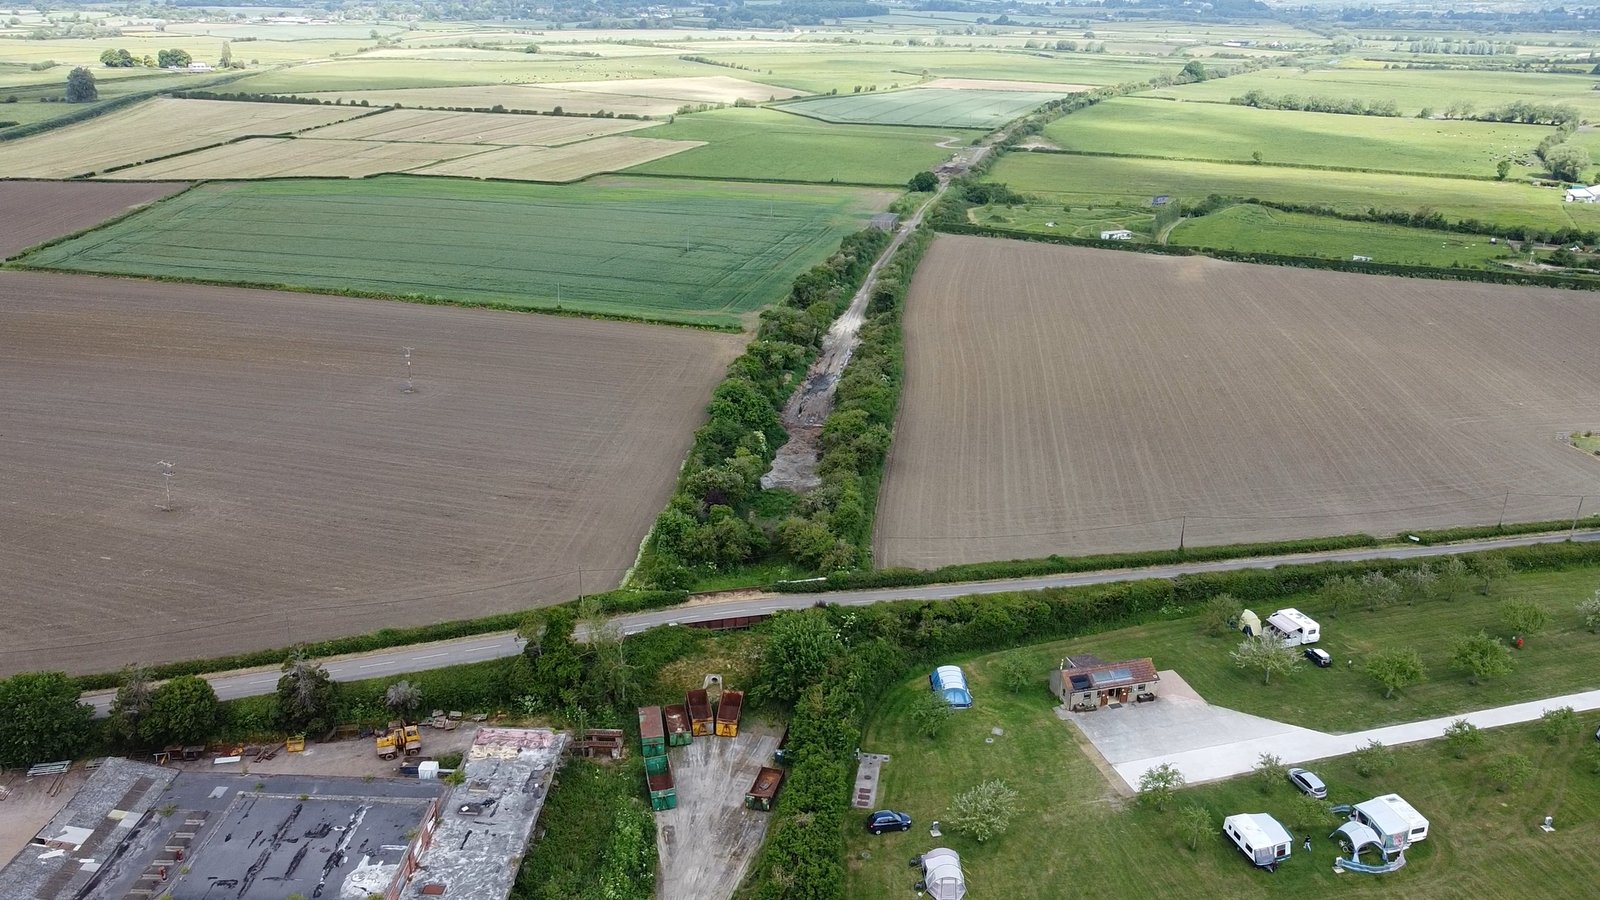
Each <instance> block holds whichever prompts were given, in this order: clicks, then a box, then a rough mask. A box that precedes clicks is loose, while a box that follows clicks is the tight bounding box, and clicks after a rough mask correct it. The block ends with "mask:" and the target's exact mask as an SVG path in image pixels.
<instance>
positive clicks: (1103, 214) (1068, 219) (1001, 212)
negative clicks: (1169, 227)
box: [967, 203, 1155, 240]
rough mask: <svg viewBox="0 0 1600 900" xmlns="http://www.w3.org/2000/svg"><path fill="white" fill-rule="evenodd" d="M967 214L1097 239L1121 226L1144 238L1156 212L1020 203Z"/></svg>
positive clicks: (982, 219)
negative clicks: (1103, 233) (1101, 234)
mask: <svg viewBox="0 0 1600 900" xmlns="http://www.w3.org/2000/svg"><path fill="white" fill-rule="evenodd" d="M967 216H968V218H969V219H971V220H972V222H973V223H975V224H978V225H993V226H995V227H997V228H1010V229H1015V230H1017V231H1037V232H1039V233H1040V234H1065V235H1070V236H1072V237H1080V238H1096V239H1098V238H1099V237H1100V232H1102V231H1113V230H1116V229H1119V228H1120V229H1127V230H1128V231H1132V232H1133V233H1135V234H1137V235H1139V236H1140V239H1141V240H1147V239H1149V237H1150V231H1151V229H1152V228H1154V227H1155V214H1154V213H1152V212H1151V211H1150V208H1149V207H1126V206H1123V207H1118V206H1064V205H1058V204H1054V203H1028V204H1024V205H1021V206H999V205H995V206H980V207H976V208H974V209H972V210H970V211H969V212H968V214H967Z"/></svg>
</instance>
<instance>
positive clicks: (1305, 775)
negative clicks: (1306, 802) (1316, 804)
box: [1289, 769, 1328, 800]
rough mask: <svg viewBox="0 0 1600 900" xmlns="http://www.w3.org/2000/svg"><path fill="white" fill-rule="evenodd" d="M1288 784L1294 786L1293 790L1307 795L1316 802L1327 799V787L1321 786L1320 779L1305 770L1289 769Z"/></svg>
mask: <svg viewBox="0 0 1600 900" xmlns="http://www.w3.org/2000/svg"><path fill="white" fill-rule="evenodd" d="M1289 783H1290V784H1292V785H1294V786H1295V789H1296V790H1298V791H1299V792H1300V793H1302V794H1308V795H1310V796H1312V797H1315V798H1317V799H1318V800H1326V799H1328V786H1327V785H1325V784H1323V783H1322V779H1321V778H1318V777H1317V776H1316V773H1314V772H1309V771H1307V770H1305V769H1290V770H1289Z"/></svg>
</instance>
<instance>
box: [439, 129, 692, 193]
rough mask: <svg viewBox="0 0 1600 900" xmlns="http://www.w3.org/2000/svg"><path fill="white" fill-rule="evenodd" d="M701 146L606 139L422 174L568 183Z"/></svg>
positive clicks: (505, 151)
mask: <svg viewBox="0 0 1600 900" xmlns="http://www.w3.org/2000/svg"><path fill="white" fill-rule="evenodd" d="M699 146H701V145H700V144H699V143H697V142H695V141H664V140H659V139H657V138H637V137H603V138H595V139H594V140H592V141H583V142H581V143H577V144H567V145H565V146H561V147H530V146H520V147H500V148H497V149H495V150H490V151H488V152H486V153H480V154H477V155H475V156H470V157H461V158H458V159H450V160H445V161H444V162H441V163H438V164H437V165H431V166H428V167H426V168H423V169H418V170H417V174H418V175H456V176H461V177H464V178H508V179H511V180H514V181H548V182H556V183H559V182H567V181H577V180H579V179H581V178H588V177H589V176H591V175H599V174H601V173H602V172H617V171H621V170H623V169H627V168H630V167H632V166H636V165H639V164H640V163H647V162H650V161H651V160H656V159H661V158H663V157H668V156H672V155H673V154H676V153H682V152H684V151H685V150H693V149H694V148H696V147H699Z"/></svg>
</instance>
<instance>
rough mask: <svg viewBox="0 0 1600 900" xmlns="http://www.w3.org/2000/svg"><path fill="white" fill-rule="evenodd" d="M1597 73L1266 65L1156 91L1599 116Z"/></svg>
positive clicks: (1413, 110) (1406, 109) (1409, 109)
mask: <svg viewBox="0 0 1600 900" xmlns="http://www.w3.org/2000/svg"><path fill="white" fill-rule="evenodd" d="M1595 83H1596V79H1594V78H1591V77H1589V76H1585V75H1547V74H1541V73H1535V72H1492V71H1442V70H1431V69H1342V68H1341V69H1310V70H1306V69H1294V68H1282V69H1262V70H1261V71H1259V72H1250V73H1247V74H1244V75H1235V76H1234V77H1232V78H1222V79H1217V80H1213V81H1202V82H1199V83H1196V84H1185V85H1179V86H1176V87H1170V88H1162V89H1160V90H1156V91H1153V92H1152V93H1153V94H1155V95H1156V96H1165V97H1178V98H1181V99H1184V100H1216V101H1221V102H1224V103H1225V102H1227V100H1228V98H1230V97H1237V96H1240V95H1242V94H1244V93H1246V92H1247V91H1251V90H1260V91H1264V92H1265V93H1267V94H1270V95H1273V96H1279V95H1283V94H1295V95H1297V96H1300V97H1309V96H1312V95H1321V96H1324V97H1335V98H1339V99H1347V98H1354V99H1361V100H1368V101H1371V100H1393V101H1394V102H1395V103H1396V104H1398V105H1399V107H1400V111H1401V112H1402V113H1404V114H1405V115H1408V116H1411V115H1416V114H1417V113H1418V112H1419V111H1421V110H1422V108H1423V107H1430V108H1432V109H1433V110H1434V112H1435V113H1443V112H1444V110H1445V107H1447V106H1449V105H1450V104H1452V103H1457V102H1462V101H1470V102H1472V103H1473V104H1475V105H1476V109H1477V111H1478V112H1480V113H1481V112H1483V111H1485V110H1488V109H1491V108H1493V107H1496V106H1501V105H1504V104H1507V103H1511V102H1513V101H1516V100H1526V101H1529V102H1531V103H1570V104H1572V105H1573V106H1576V107H1577V108H1578V110H1579V112H1581V113H1583V115H1584V116H1585V117H1588V118H1600V92H1597V91H1595V90H1594V85H1595Z"/></svg>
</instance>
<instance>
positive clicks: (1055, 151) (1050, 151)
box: [1019, 147, 1503, 181]
mask: <svg viewBox="0 0 1600 900" xmlns="http://www.w3.org/2000/svg"><path fill="white" fill-rule="evenodd" d="M1019 149H1023V148H1019ZM1025 151H1026V152H1028V153H1043V154H1045V155H1055V156H1104V157H1109V158H1112V159H1155V160H1167V161H1170V162H1202V163H1215V164H1216V165H1219V166H1250V167H1252V168H1254V167H1262V168H1267V167H1273V168H1279V169H1311V170H1314V171H1318V172H1352V173H1357V174H1364V175H1405V176H1407V177H1411V178H1452V179H1457V180H1460V181H1501V180H1503V179H1500V178H1496V177H1495V176H1493V175H1462V174H1451V173H1447V172H1412V171H1407V170H1405V169H1373V168H1367V167H1363V166H1321V165H1317V164H1316V163H1296V162H1278V161H1276V160H1262V161H1261V162H1255V161H1253V160H1248V159H1217V158H1215V157H1210V156H1160V155H1158V154H1154V153H1117V152H1114V151H1110V150H1067V149H1064V148H1061V147H1056V148H1050V147H1028V148H1025Z"/></svg>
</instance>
